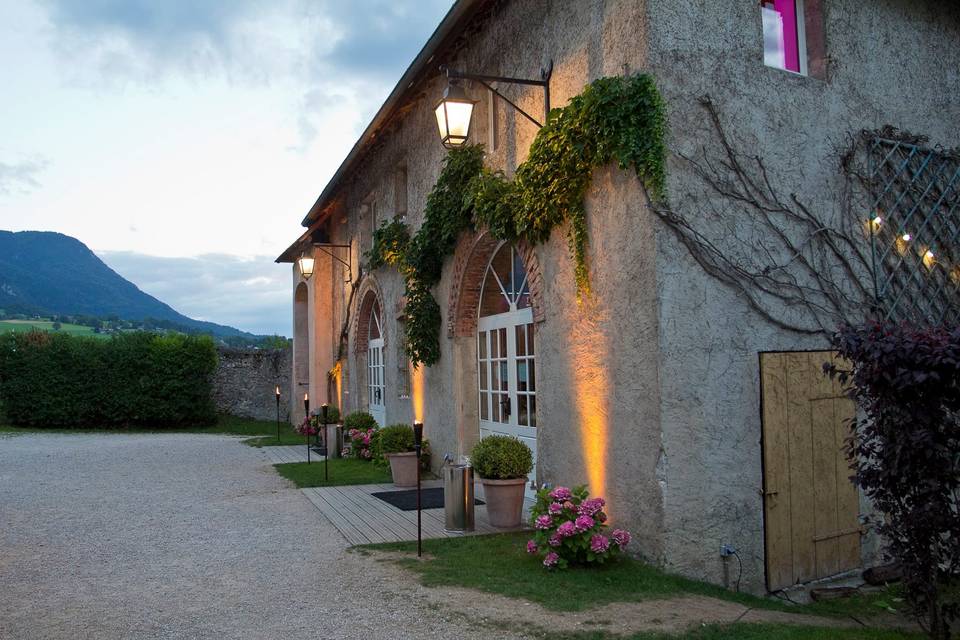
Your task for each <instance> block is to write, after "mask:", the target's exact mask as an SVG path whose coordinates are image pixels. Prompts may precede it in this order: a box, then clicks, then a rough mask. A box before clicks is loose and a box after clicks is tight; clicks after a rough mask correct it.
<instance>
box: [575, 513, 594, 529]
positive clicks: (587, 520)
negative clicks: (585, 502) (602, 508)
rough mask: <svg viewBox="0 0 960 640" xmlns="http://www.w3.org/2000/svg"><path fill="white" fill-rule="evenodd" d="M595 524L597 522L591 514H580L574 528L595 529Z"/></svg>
mask: <svg viewBox="0 0 960 640" xmlns="http://www.w3.org/2000/svg"><path fill="white" fill-rule="evenodd" d="M594 524H596V523H595V522H594V521H593V518H591V517H590V516H579V517H578V518H577V519H576V520H575V521H574V528H575V529H576V530H577V531H580V532H583V531H589V530H590V529H593V525H594Z"/></svg>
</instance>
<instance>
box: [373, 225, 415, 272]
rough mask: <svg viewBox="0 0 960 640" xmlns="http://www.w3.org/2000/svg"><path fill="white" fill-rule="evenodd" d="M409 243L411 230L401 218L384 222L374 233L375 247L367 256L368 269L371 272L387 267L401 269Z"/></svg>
mask: <svg viewBox="0 0 960 640" xmlns="http://www.w3.org/2000/svg"><path fill="white" fill-rule="evenodd" d="M409 242H410V230H409V229H408V228H407V225H405V224H404V223H403V220H402V219H401V218H400V216H394V217H393V219H392V220H391V221H390V222H387V221H384V222H383V223H381V225H380V226H379V227H377V229H376V230H375V231H374V232H373V246H372V247H370V250H369V251H367V252H366V254H365V255H366V258H367V268H368V269H370V270H371V271H372V270H374V269H379V268H381V267H387V266H389V267H394V268H395V269H399V268H401V266H402V265H403V263H404V262H403V261H404V255H405V254H406V251H407V245H408V244H409Z"/></svg>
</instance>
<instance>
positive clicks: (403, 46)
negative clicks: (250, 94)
mask: <svg viewBox="0 0 960 640" xmlns="http://www.w3.org/2000/svg"><path fill="white" fill-rule="evenodd" d="M451 4H452V2H451V0H407V1H406V2H400V1H397V0H353V1H351V2H346V1H344V0H319V1H318V0H280V1H277V2H269V1H267V0H230V1H229V2H224V1H222V0H163V1H162V2H157V0H85V1H83V2H78V1H77V0H44V6H45V7H47V9H48V17H49V21H50V24H51V26H52V27H53V30H54V42H56V43H57V47H58V48H59V50H60V51H61V53H62V54H63V55H64V56H65V57H68V58H69V59H71V61H72V62H75V61H77V60H86V61H87V62H88V63H92V66H93V67H94V69H95V70H96V73H98V74H99V75H100V76H101V78H102V79H105V80H108V81H109V80H120V81H124V80H134V81H146V82H154V81H156V80H157V79H158V78H159V77H161V76H164V75H166V74H169V73H185V74H186V75H190V76H197V75H200V76H209V75H220V74H223V75H226V76H227V77H228V78H229V79H230V80H232V81H240V82H270V81H273V80H276V79H280V80H282V79H295V80H297V81H300V82H303V81H307V82H309V83H310V84H311V85H313V84H319V85H322V86H327V87H334V86H336V85H337V84H338V82H339V81H342V80H344V79H346V78H348V77H349V76H351V75H356V74H360V75H363V76H365V77H368V78H371V79H373V78H375V79H377V80H383V79H386V78H391V79H392V78H395V77H396V76H398V75H399V73H400V71H402V69H403V68H404V67H405V65H406V64H408V63H409V62H410V61H411V60H412V59H413V57H414V55H415V54H416V52H417V51H418V50H419V48H420V47H421V46H422V45H423V44H424V42H425V41H426V35H425V34H429V33H430V31H431V30H432V29H433V28H434V27H435V26H436V24H437V23H438V21H439V18H440V17H441V16H442V15H443V13H444V12H445V11H446V10H447V9H449V7H450V6H451ZM331 74H334V75H336V76H337V78H335V79H334V78H331Z"/></svg>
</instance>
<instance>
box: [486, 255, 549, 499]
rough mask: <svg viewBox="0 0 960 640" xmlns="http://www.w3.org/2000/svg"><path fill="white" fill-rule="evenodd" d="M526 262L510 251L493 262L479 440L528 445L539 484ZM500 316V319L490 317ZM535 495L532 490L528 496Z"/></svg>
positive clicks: (533, 351)
mask: <svg viewBox="0 0 960 640" xmlns="http://www.w3.org/2000/svg"><path fill="white" fill-rule="evenodd" d="M529 297H530V294H529V290H528V289H527V284H526V273H525V272H524V271H523V265H522V262H521V261H520V260H519V257H518V256H517V255H516V252H515V251H514V250H513V249H512V248H511V247H510V245H504V246H503V247H501V249H500V250H499V251H498V252H497V254H496V255H495V256H494V258H493V260H491V264H490V266H489V267H488V270H487V277H486V278H485V280H484V291H483V293H482V294H481V302H480V317H479V318H478V320H477V380H478V389H477V393H478V397H479V415H480V437H481V438H483V437H486V436H488V435H493V434H500V435H507V436H513V437H515V438H518V439H520V440H521V441H522V442H524V443H526V445H527V446H528V447H530V450H531V451H532V452H533V461H534V468H533V469H532V470H531V472H530V475H529V478H530V481H531V483H533V482H534V481H535V479H536V461H537V383H536V379H537V378H536V348H535V345H534V336H533V333H534V331H533V311H532V309H531V308H530V305H529ZM495 311H501V312H500V313H491V312H495ZM533 494H534V490H533V488H532V487H531V484H530V483H528V485H527V495H529V496H532V495H533Z"/></svg>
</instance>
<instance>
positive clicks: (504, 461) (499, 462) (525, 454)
mask: <svg viewBox="0 0 960 640" xmlns="http://www.w3.org/2000/svg"><path fill="white" fill-rule="evenodd" d="M470 462H471V464H473V469H474V471H476V473H477V475H478V476H480V477H481V478H486V479H487V480H511V479H513V478H525V477H526V476H527V474H528V473H530V470H531V469H533V453H532V452H531V451H530V447H528V446H527V445H526V444H524V443H523V442H521V441H520V440H518V439H517V438H511V437H510V436H487V437H486V438H483V439H482V440H480V442H478V443H477V444H475V445H474V447H473V451H472V452H471V453H470Z"/></svg>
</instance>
